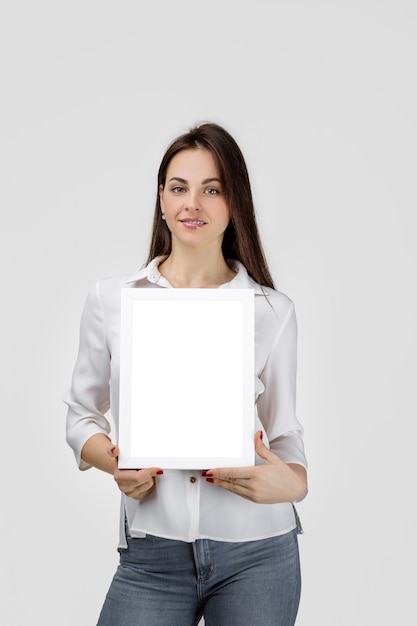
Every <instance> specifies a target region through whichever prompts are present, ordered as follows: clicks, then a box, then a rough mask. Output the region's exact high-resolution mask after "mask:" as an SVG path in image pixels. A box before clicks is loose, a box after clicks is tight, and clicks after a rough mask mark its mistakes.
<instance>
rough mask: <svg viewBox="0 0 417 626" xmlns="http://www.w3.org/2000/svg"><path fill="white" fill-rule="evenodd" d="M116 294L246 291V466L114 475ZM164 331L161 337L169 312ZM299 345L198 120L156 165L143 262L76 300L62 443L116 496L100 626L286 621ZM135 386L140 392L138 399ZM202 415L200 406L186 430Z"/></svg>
mask: <svg viewBox="0 0 417 626" xmlns="http://www.w3.org/2000/svg"><path fill="white" fill-rule="evenodd" d="M126 286H129V287H131V288H132V287H133V288H135V289H172V288H176V287H182V288H210V289H216V288H219V289H245V290H248V289H250V290H253V294H254V298H255V328H254V337H255V342H254V343H255V345H254V354H255V359H254V360H255V363H254V365H255V380H254V389H255V397H254V404H253V433H254V450H255V452H256V464H255V465H254V466H251V467H247V466H246V467H236V468H230V467H229V468H221V467H217V468H208V469H207V470H206V471H203V472H201V471H198V470H184V469H181V470H180V469H166V468H162V467H146V468H142V469H138V470H132V469H120V468H119V467H118V461H117V458H118V453H119V449H118V446H117V444H115V443H112V442H111V441H110V440H109V438H108V435H109V433H110V430H111V427H110V423H109V420H108V418H107V416H106V415H105V414H106V412H107V411H108V410H109V409H111V412H112V416H113V418H114V424H115V429H116V432H117V430H118V419H119V415H118V412H119V403H118V398H119V391H120V389H119V382H120V381H119V371H120V363H119V361H120V341H119V338H120V301H121V289H122V288H123V287H126ZM164 324H165V328H164V330H165V331H167V327H168V330H169V327H170V324H171V320H170V318H169V315H166V319H165V316H164ZM193 328H196V325H195V324H194V322H193ZM171 329H172V333H174V332H175V325H173V326H172V325H171ZM145 330H146V329H145ZM199 332H201V331H200V330H199ZM193 339H195V333H193V334H192V335H191V339H190V340H191V341H192V340H193ZM296 340H297V325H296V318H295V313H294V306H293V303H292V302H291V301H290V299H289V298H287V297H286V296H285V295H284V294H282V293H280V292H278V291H276V290H275V289H274V284H273V281H272V278H271V275H270V273H269V270H268V266H267V263H266V260H265V257H264V254H263V250H262V245H261V242H260V239H259V234H258V228H257V225H256V220H255V212H254V207H253V201H252V193H251V188H250V184H249V176H248V172H247V169H246V164H245V161H244V158H243V155H242V153H241V151H240V149H239V147H238V145H237V144H236V142H235V140H234V139H233V138H232V137H231V136H230V134H229V133H227V131H225V130H224V129H223V128H221V127H220V126H217V125H216V124H203V125H201V126H198V127H196V128H194V129H192V130H191V131H189V132H188V133H186V134H184V135H182V136H181V137H179V138H178V139H176V140H175V141H174V142H173V143H172V144H171V145H170V146H169V147H168V150H167V152H166V153H165V155H164V157H163V159H162V162H161V165H160V168H159V172H158V188H157V194H156V204H155V213H154V223H153V232H152V239H151V245H150V250H149V256H148V262H147V265H146V267H144V268H143V269H142V270H140V271H139V272H136V273H135V274H133V275H131V276H121V277H116V278H111V279H105V280H102V281H99V282H98V283H97V284H96V286H95V287H94V289H92V291H91V293H90V295H89V297H88V299H87V303H86V306H85V309H84V313H83V317H82V323H81V334H80V349H79V355H78V359H77V363H76V366H75V370H74V375H73V382H72V386H71V388H70V390H69V391H68V392H67V393H66V395H65V397H64V400H65V402H66V403H67V404H68V416H67V438H68V442H69V444H70V445H71V446H72V448H73V449H74V452H75V456H76V459H77V461H78V464H79V467H80V469H88V468H90V467H92V466H94V467H96V468H99V469H101V470H103V471H105V472H108V473H109V474H111V475H112V476H113V478H114V480H115V481H116V483H117V485H118V487H119V489H120V491H121V493H122V508H121V511H122V513H121V519H120V521H121V525H120V542H119V551H120V567H119V568H118V570H117V572H116V574H115V577H114V579H113V582H112V584H111V586H110V589H109V592H108V594H107V597H106V600H105V603H104V606H103V609H102V612H101V615H100V618H99V622H98V624H99V626H114V625H115V624H126V625H127V624H129V625H131V626H168V625H169V626H185V625H188V624H189V625H192V624H197V623H198V622H199V620H200V618H201V617H202V616H204V618H205V622H206V626H214V625H215V626H229V625H230V624H239V625H240V626H253V624H259V623H261V624H263V626H272V625H274V626H292V625H293V624H294V623H295V619H296V615H297V610H298V603H299V597H300V578H301V577H300V566H299V556H298V543H297V531H298V530H299V524H298V519H297V516H296V513H295V509H294V505H293V502H294V501H297V500H299V499H301V498H303V497H304V495H305V493H306V490H307V477H306V467H307V462H306V457H305V454H304V446H303V429H302V426H301V424H300V422H299V421H298V419H297V417H296V413H295V380H296ZM201 345H202V346H203V348H202V349H204V343H203V342H201ZM162 352H163V351H162ZM158 357H159V359H160V368H159V367H155V366H154V367H153V368H152V369H153V370H155V371H154V372H153V375H154V376H155V378H156V379H157V380H158V383H159V384H158V386H157V388H158V389H160V390H161V393H163V392H164V389H166V388H167V385H165V386H164V381H166V379H167V376H169V371H166V369H165V368H164V365H165V366H166V363H171V366H172V363H174V364H175V362H176V361H175V354H174V353H173V354H169V355H165V354H163V353H162V354H160V355H158ZM177 363H179V361H178V359H177ZM225 366H226V368H227V364H226V365H225ZM183 367H184V366H183ZM167 369H168V370H169V368H167ZM229 369H230V364H229ZM228 375H229V374H228V373H227V375H225V377H224V378H225V379H226V380H228ZM138 378H139V380H138V381H137V385H138V387H139V389H138V390H137V392H138V393H141V394H149V388H147V387H146V385H143V383H142V384H141V380H140V377H138ZM167 406H169V403H168V405H167ZM202 409H203V407H201V410H199V407H198V403H197V404H196V407H195V413H196V417H195V419H196V428H198V419H199V413H202V414H203V413H204V411H203V410H202ZM227 414H229V413H227ZM206 419H207V418H206ZM161 422H162V420H161ZM165 423H167V422H166V420H165ZM169 426H170V427H171V426H172V424H171V423H169ZM232 430H233V429H232ZM226 431H227V432H229V436H230V429H229V430H227V428H224V430H223V431H222V432H217V433H215V436H216V437H219V438H220V437H222V436H224V433H225V432H226ZM233 432H234V430H233ZM236 436H238V435H237V433H236ZM152 443H153V447H154V448H155V445H156V446H157V442H152Z"/></svg>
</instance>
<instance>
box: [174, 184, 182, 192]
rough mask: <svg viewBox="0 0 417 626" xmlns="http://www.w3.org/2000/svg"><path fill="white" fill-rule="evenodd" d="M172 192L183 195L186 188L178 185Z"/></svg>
mask: <svg viewBox="0 0 417 626" xmlns="http://www.w3.org/2000/svg"><path fill="white" fill-rule="evenodd" d="M171 191H173V192H174V193H181V191H184V187H180V186H179V185H176V186H175V187H171Z"/></svg>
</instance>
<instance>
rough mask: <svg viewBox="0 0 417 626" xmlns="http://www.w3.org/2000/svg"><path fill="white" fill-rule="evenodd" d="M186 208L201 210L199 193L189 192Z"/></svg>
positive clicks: (188, 209)
mask: <svg viewBox="0 0 417 626" xmlns="http://www.w3.org/2000/svg"><path fill="white" fill-rule="evenodd" d="M185 208H186V210H187V211H200V203H199V201H198V197H197V193H190V194H189V196H188V198H187V202H186V206H185Z"/></svg>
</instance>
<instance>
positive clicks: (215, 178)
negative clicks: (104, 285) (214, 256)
mask: <svg viewBox="0 0 417 626" xmlns="http://www.w3.org/2000/svg"><path fill="white" fill-rule="evenodd" d="M159 195H160V202H161V209H162V212H163V213H164V214H165V220H166V224H167V226H168V228H169V230H170V231H171V235H172V247H173V249H174V247H175V246H178V245H180V246H191V247H205V246H208V247H213V248H221V245H222V241H223V234H224V231H225V230H226V228H227V225H228V224H229V221H230V210H229V206H228V204H227V202H226V199H225V197H224V193H223V188H222V184H221V182H220V176H219V173H218V171H217V167H216V164H215V162H214V159H213V157H212V155H211V153H210V152H209V151H208V150H205V149H195V150H193V149H187V150H182V151H181V152H178V153H177V154H176V155H175V156H174V157H173V158H172V159H171V161H170V163H169V165H168V169H167V174H166V182H165V187H162V185H161V187H160V190H159Z"/></svg>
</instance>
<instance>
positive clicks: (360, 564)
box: [0, 0, 417, 626]
mask: <svg viewBox="0 0 417 626" xmlns="http://www.w3.org/2000/svg"><path fill="white" fill-rule="evenodd" d="M416 29H417V5H416V3H415V2H414V0H408V1H407V0H374V1H372V0H341V1H337V0H333V1H332V0H328V1H325V0H315V1H314V0H303V1H301V0H300V1H298V0H282V1H281V0H271V1H267V0H253V1H249V0H210V2H200V1H199V0H192V1H191V0H175V1H173V2H171V1H169V0H142V1H141V0H136V1H134V0H132V1H126V0H117V1H116V0H113V1H107V0H101V1H91V0H82V1H74V2H71V1H68V0H55V1H52V0H51V1H49V2H48V1H37V0H33V1H27V2H23V1H21V0H1V1H0V55H1V56H0V90H1V97H0V110H1V115H0V159H1V160H0V179H1V183H0V204H1V229H0V237H1V247H0V250H1V293H2V301H1V302H2V304H1V316H2V317H1V344H0V345H1V389H2V391H1V406H2V422H1V423H2V438H1V457H0V458H1V468H2V471H1V476H2V478H1V485H2V486H1V493H2V506H1V515H0V524H1V531H0V540H1V546H0V547H1V560H0V568H1V581H0V593H1V607H0V610H1V622H2V624H4V625H5V626H26V624H44V625H47V626H49V625H54V626H55V625H57V624H59V626H74V624H77V626H92V625H93V624H95V623H96V619H97V615H98V612H99V610H100V608H101V604H102V601H103V598H104V595H105V593H106V590H107V587H108V585H109V583H110V580H111V577H112V575H113V572H114V569H115V567H116V564H117V553H116V543H117V526H118V515H119V495H118V492H117V488H116V486H115V485H114V483H113V481H112V479H111V477H109V476H107V475H104V474H100V473H99V472H98V471H95V470H91V471H89V472H85V473H81V472H79V471H78V470H77V468H76V465H75V462H74V459H73V455H72V452H71V450H70V449H69V448H68V447H67V446H66V443H65V441H64V424H65V406H64V405H63V403H62V400H61V397H62V394H63V392H64V391H65V390H66V388H67V387H68V386H69V384H70V379H71V374H72V368H73V366H74V362H75V358H76V354H77V349H78V329H79V320H80V315H81V310H82V307H83V304H84V301H85V298H86V295H87V292H88V290H89V288H90V287H91V286H92V284H93V283H94V282H95V281H96V280H97V279H99V278H102V277H105V276H111V275H115V274H118V273H125V272H127V273H129V272H134V271H135V270H136V269H138V268H139V267H141V266H142V264H143V263H144V261H145V258H146V255H147V246H148V243H149V232H150V226H151V219H152V212H153V205H154V197H155V192H156V171H157V168H158V166H159V161H160V158H161V156H162V154H163V152H164V150H165V148H166V146H167V144H168V143H169V142H170V141H171V139H173V138H174V137H175V136H177V135H178V134H180V133H182V132H185V131H186V130H188V128H189V127H191V126H192V125H193V124H195V123H196V122H200V121H207V120H209V121H214V122H217V123H219V124H221V125H224V126H225V127H226V128H227V129H228V130H229V131H230V132H231V133H232V134H233V135H234V136H235V138H236V140H237V141H238V143H239V144H240V146H241V148H242V151H243V152H244V154H245V156H246V159H247V163H248V167H249V171H250V176H251V180H252V184H253V193H254V198H255V204H256V209H257V214H258V219H259V226H260V230H261V235H262V239H263V242H264V245H265V249H266V253H267V257H268V260H269V263H270V266H271V270H272V273H273V276H274V278H275V280H276V283H277V285H278V287H279V289H280V290H282V291H283V292H285V293H286V294H287V295H289V296H290V297H291V298H292V299H293V300H294V301H295V304H296V311H297V315H298V323H299V352H298V356H299V375H298V415H299V417H300V419H301V421H302V422H303V424H304V426H305V442H306V448H307V452H308V457H309V461H310V493H309V496H308V498H307V499H306V500H305V501H304V502H302V503H301V504H300V506H299V513H300V516H301V519H302V523H303V525H304V529H305V534H304V535H303V536H302V537H300V551H301V559H302V572H303V594H302V600H301V606H300V611H299V618H298V621H297V626H312V625H320V626H335V625H337V626H369V625H370V624H372V625H373V624H389V625H392V624H404V625H408V624H414V623H416V609H415V601H414V595H415V569H414V568H415V561H416V556H417V555H416V540H415V527H416V524H417V514H416V507H415V506H413V498H414V492H415V461H414V457H415V434H416V427H415V422H416V401H415V380H416V348H417V345H416V316H417V305H416V254H415V247H416V244H415V239H416V231H415V225H414V221H413V217H414V214H415V212H416V195H417V194H416V165H417V163H416V161H417V158H416V145H417V127H416V111H417V90H416V75H417V63H416V61H417V43H416V32H417V30H416ZM163 382H164V381H163V377H162V376H161V385H162V386H163ZM259 624H262V607H260V618H259Z"/></svg>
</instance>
